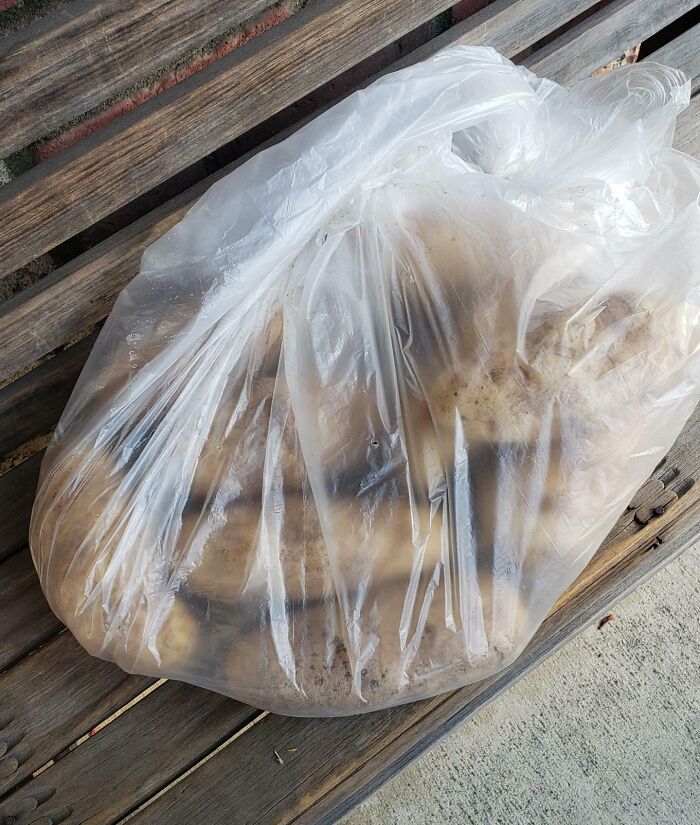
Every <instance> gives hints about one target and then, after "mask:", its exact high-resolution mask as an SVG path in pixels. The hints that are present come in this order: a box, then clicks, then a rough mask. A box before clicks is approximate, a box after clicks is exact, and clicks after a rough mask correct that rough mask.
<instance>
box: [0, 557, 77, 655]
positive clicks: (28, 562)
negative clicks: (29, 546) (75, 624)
mask: <svg viewBox="0 0 700 825" xmlns="http://www.w3.org/2000/svg"><path fill="white" fill-rule="evenodd" d="M61 627H62V625H61V623H60V622H59V621H58V619H57V618H56V617H55V616H54V614H53V613H52V612H51V609H50V608H49V606H48V604H47V603H46V599H45V598H44V596H43V593H42V592H41V587H40V586H39V579H38V577H37V575H36V570H35V569H34V565H33V563H32V559H31V556H30V555H29V551H28V550H20V551H19V552H17V553H15V554H14V555H13V556H10V558H9V559H6V560H5V561H4V562H3V563H2V564H0V671H3V670H5V669H6V668H8V667H9V666H10V665H12V664H14V662H16V661H17V660H18V659H20V658H21V657H22V656H24V655H25V654H26V653H28V652H29V651H30V650H34V648H36V647H37V646H38V645H40V644H42V643H43V642H45V641H46V640H47V639H50V638H51V637H52V636H55V635H56V634H57V633H58V632H59V631H60V630H61Z"/></svg>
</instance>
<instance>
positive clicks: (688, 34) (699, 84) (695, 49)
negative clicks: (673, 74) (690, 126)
mask: <svg viewBox="0 0 700 825" xmlns="http://www.w3.org/2000/svg"><path fill="white" fill-rule="evenodd" d="M647 60H653V61H655V62H656V63H662V64H663V65H664V66H673V67H674V69H681V70H682V71H684V72H685V73H686V74H687V75H688V77H689V78H690V84H691V93H692V94H695V92H697V90H698V88H700V23H698V24H697V25H695V26H693V27H692V28H690V29H687V30H686V31H684V32H683V33H682V34H680V35H678V37H674V39H673V40H671V41H670V42H669V43H667V44H666V45H665V46H662V47H661V48H660V49H657V50H656V51H655V52H654V53H653V54H650V55H649V57H648V58H647Z"/></svg>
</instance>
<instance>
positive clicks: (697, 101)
mask: <svg viewBox="0 0 700 825" xmlns="http://www.w3.org/2000/svg"><path fill="white" fill-rule="evenodd" d="M673 145H674V146H675V148H676V149H678V150H679V151H681V152H685V153H686V154H688V155H692V156H693V157H695V158H698V159H700V95H695V97H694V98H693V99H692V100H691V101H690V106H688V108H687V109H686V110H685V111H683V112H681V115H680V117H679V118H678V121H677V123H676V134H675V135H674V140H673Z"/></svg>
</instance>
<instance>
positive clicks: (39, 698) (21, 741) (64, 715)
mask: <svg viewBox="0 0 700 825" xmlns="http://www.w3.org/2000/svg"><path fill="white" fill-rule="evenodd" d="M152 682H153V679H148V678H146V677H145V676H129V675H128V674H126V673H124V671H122V670H120V669H119V668H118V667H116V665H113V664H110V663H108V662H103V661H101V660H100V659H95V658H93V657H92V656H90V655H89V654H87V653H86V652H85V651H84V650H83V649H82V648H81V647H80V645H78V643H77V642H76V641H75V639H74V638H73V637H72V636H71V634H70V633H69V632H68V631H64V632H63V633H61V634H60V635H59V636H57V637H56V638H55V639H53V640H51V641H50V642H48V644H46V645H44V647H42V648H40V649H39V650H38V651H37V652H36V653H34V654H33V655H32V656H28V657H26V658H24V659H22V660H21V661H19V662H18V663H17V664H16V665H14V666H13V667H11V668H10V669H9V670H8V671H6V672H5V673H3V674H1V675H0V715H2V716H3V717H4V718H6V719H9V720H11V721H9V722H7V723H6V724H5V729H4V730H3V731H2V736H1V737H0V738H2V739H7V740H8V741H10V742H12V745H11V746H10V747H8V748H7V749H6V753H4V755H0V796H1V795H2V794H4V793H5V792H7V791H9V790H10V789H11V788H13V787H14V786H15V785H17V784H18V783H19V782H21V781H22V780H23V779H26V778H27V777H28V776H31V774H32V773H33V772H34V771H35V770H37V768H40V767H41V766H42V765H44V764H45V763H46V762H48V761H49V760H50V759H53V758H54V757H55V756H57V755H58V754H59V753H61V751H63V750H64V749H65V748H67V747H68V746H69V745H71V744H72V743H73V742H75V741H76V740H77V739H78V738H79V737H81V736H82V735H83V734H85V733H87V732H88V731H89V730H90V729H91V728H93V727H94V726H95V725H97V724H98V723H100V722H102V721H103V720H104V719H106V718H107V717H108V716H110V715H111V714H112V713H114V712H115V711H117V710H118V709H119V708H121V707H122V706H123V705H125V704H126V703H127V702H129V701H130V700H131V699H133V698H134V697H135V696H138V694H139V693H141V691H143V690H144V689H145V688H146V687H148V685H149V684H151V683H152ZM95 790H97V789H95Z"/></svg>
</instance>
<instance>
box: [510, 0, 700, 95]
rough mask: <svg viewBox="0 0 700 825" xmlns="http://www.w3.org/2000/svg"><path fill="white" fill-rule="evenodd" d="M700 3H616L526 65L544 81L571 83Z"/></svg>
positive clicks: (691, 0) (654, 0)
mask: <svg viewBox="0 0 700 825" xmlns="http://www.w3.org/2000/svg"><path fill="white" fill-rule="evenodd" d="M697 5H698V0H673V2H671V3H669V2H668V0H614V2H612V3H611V4H610V5H609V6H604V7H603V8H602V9H600V11H598V12H596V13H595V14H594V15H592V16H591V17H589V18H588V19H587V20H583V21H582V22H581V23H579V24H578V25H577V26H574V27H573V28H572V29H570V30H569V31H567V32H565V33H564V34H562V35H561V36H560V37H558V38H556V40H554V41H552V43H550V44H548V45H547V46H545V47H544V48H542V49H540V50H539V51H537V52H536V53H535V54H533V55H532V56H531V57H528V58H527V59H526V60H525V61H524V63H525V65H526V66H528V67H529V68H530V69H532V71H534V72H537V74H540V75H543V76H544V77H552V78H555V79H556V80H557V81H559V82H560V83H570V82H572V81H573V80H576V78H578V77H582V76H585V75H589V74H591V73H592V72H594V71H595V70H596V69H598V68H600V67H601V66H602V65H604V64H605V63H608V62H609V61H610V60H612V59H613V58H615V57H619V56H620V55H621V54H622V52H623V51H624V50H625V49H627V48H630V47H631V46H634V45H635V44H636V43H640V42H641V41H642V40H644V39H646V38H647V37H650V36H651V35H652V34H655V33H656V32H658V31H660V30H661V29H663V28H664V26H667V25H668V24H669V23H671V22H673V21H674V20H676V19H678V18H679V17H681V15H683V14H685V13H686V12H688V11H690V10H691V9H694V8H695V7H696V6H697Z"/></svg>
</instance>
